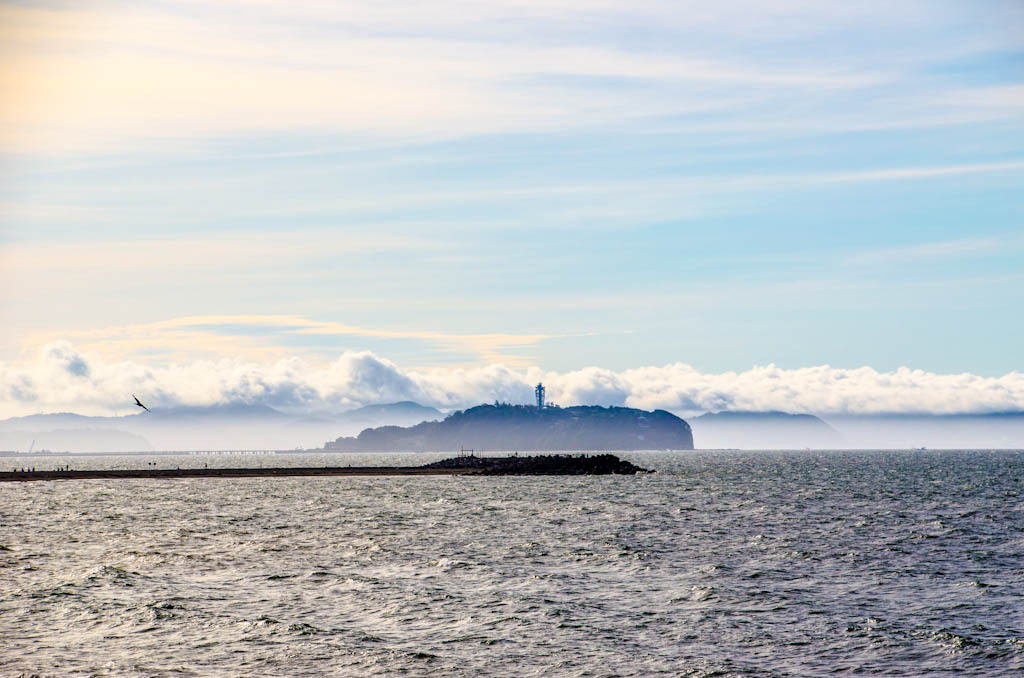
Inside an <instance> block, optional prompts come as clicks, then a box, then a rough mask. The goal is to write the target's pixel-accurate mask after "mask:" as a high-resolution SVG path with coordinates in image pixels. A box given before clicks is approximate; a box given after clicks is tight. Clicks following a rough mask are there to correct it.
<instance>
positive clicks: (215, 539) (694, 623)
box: [0, 451, 1024, 676]
mask: <svg viewBox="0 0 1024 678" xmlns="http://www.w3.org/2000/svg"><path fill="white" fill-rule="evenodd" d="M440 456H441V455H344V457H343V459H344V462H342V461H339V457H338V456H335V455H293V454H289V455H261V456H253V455H246V456H241V455H211V456H196V455H188V456H181V457H165V456H159V457H158V456H153V457H114V456H111V457H87V458H79V457H76V458H74V459H70V460H68V459H65V458H59V457H54V458H52V459H47V460H46V461H45V462H42V461H39V460H33V461H32V462H30V461H29V460H26V459H24V458H18V459H13V458H2V459H0V467H2V468H4V469H5V470H6V469H8V468H11V467H14V466H24V465H29V464H30V463H32V464H34V465H35V466H36V467H37V468H43V467H44V464H59V463H71V464H72V466H73V467H75V468H124V467H127V466H130V467H147V466H146V465H147V464H149V463H151V462H154V463H157V464H158V465H159V466H160V467H164V468H166V467H174V466H176V465H180V466H182V467H186V466H196V465H198V466H202V465H203V464H209V465H210V466H211V467H212V466H214V465H219V466H242V465H259V464H264V465H284V466H291V465H303V464H306V465H324V464H332V465H333V464H338V463H353V464H361V465H392V464H414V463H423V462H426V461H431V460H433V459H434V458H438V457H440ZM620 456H622V457H624V458H627V459H629V460H631V461H633V462H635V463H638V464H640V465H641V466H646V467H649V468H655V469H658V470H659V473H657V474H653V475H645V476H636V477H607V476H604V477H589V478H588V477H537V478H502V477H494V478H473V477H458V476H456V477H412V478H410V477H392V478H387V477H381V478H346V477H342V478H256V479H216V480H207V479H204V480H195V479H188V480H171V481H168V480H120V481H99V480H97V481H67V482H63V481H62V482H41V483H5V484H2V485H0V633H2V637H0V675H2V676H20V675H22V674H24V675H26V676H27V675H31V674H38V675H40V676H374V675H396V674H398V675H406V676H426V675H438V676H449V675H452V676H510V675H513V676H656V675H665V676H821V675H825V674H833V673H836V674H840V675H842V674H852V673H858V674H878V675H886V676H921V675H932V676H1006V675H1011V674H1021V673H1024V557H1022V556H1024V494H1022V491H1024V452H1020V451H1017V452H1014V451H995V452H993V451H962V452H958V451H941V452H940V451H912V452H911V451H900V452H885V451H873V452H708V451H698V452H676V453H666V452H651V453H622V454H620ZM149 467H152V466H149Z"/></svg>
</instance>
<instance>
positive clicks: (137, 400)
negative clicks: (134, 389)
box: [132, 393, 150, 412]
mask: <svg viewBox="0 0 1024 678" xmlns="http://www.w3.org/2000/svg"><path fill="white" fill-rule="evenodd" d="M132 397H133V398H135V404H136V405H138V406H139V407H141V408H142V409H144V410H146V411H147V412H149V411H150V410H149V408H148V407H146V406H145V405H143V404H142V403H141V402H139V397H138V396H137V395H135V394H134V393H133V394H132Z"/></svg>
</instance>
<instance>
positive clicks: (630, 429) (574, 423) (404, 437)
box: [323, 403, 693, 452]
mask: <svg viewBox="0 0 1024 678" xmlns="http://www.w3.org/2000/svg"><path fill="white" fill-rule="evenodd" d="M323 449H324V451H325V452H444V451H446V450H466V449H471V450H475V451H477V452H483V451H489V452H503V451H504V452H511V451H527V450H529V451H537V452H552V451H559V452H568V451H609V450H692V449H693V433H692V432H691V430H690V425H689V424H687V423H686V422H685V421H684V420H682V419H680V418H679V417H677V416H676V415H674V414H672V413H670V412H666V411H665V410H654V411H653V412H648V411H645V410H637V409H633V408H629V407H599V406H579V407H557V406H552V405H543V406H539V407H538V406H534V405H509V404H504V403H495V404H494V405H478V406H476V407H471V408H469V409H467V410H461V411H458V412H453V413H452V414H449V415H448V416H447V417H445V418H444V419H443V420H441V421H425V422H422V423H420V424H416V425H415V426H409V427H401V426H380V427H378V428H368V429H366V430H364V431H363V432H362V433H360V434H359V435H358V436H355V437H352V438H346V437H342V438H338V439H337V440H334V441H331V442H328V443H327V444H326V445H324V448H323Z"/></svg>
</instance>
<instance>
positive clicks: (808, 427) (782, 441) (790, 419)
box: [690, 412, 843, 449]
mask: <svg viewBox="0 0 1024 678" xmlns="http://www.w3.org/2000/svg"><path fill="white" fill-rule="evenodd" d="M690 424H691V425H692V426H693V433H694V436H695V438H696V443H697V446H698V447H700V448H702V449H721V448H741V449H783V448H790V449H799V448H804V447H814V448H820V447H825V448H835V447H843V437H842V436H841V435H839V432H838V431H836V430H835V429H834V428H832V427H831V426H829V425H828V424H826V423H825V422H824V421H822V420H821V419H819V418H818V417H815V416H814V415H812V414H789V413H788V412H709V413H707V414H703V415H701V416H699V417H694V418H693V419H691V420H690Z"/></svg>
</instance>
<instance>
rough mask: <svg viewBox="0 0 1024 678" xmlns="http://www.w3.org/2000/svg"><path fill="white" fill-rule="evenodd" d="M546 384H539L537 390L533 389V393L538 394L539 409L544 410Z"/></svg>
mask: <svg viewBox="0 0 1024 678" xmlns="http://www.w3.org/2000/svg"><path fill="white" fill-rule="evenodd" d="M544 390H545V389H544V384H541V383H538V384H537V388H535V389H533V392H534V393H535V394H537V409H538V410H543V409H544Z"/></svg>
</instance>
